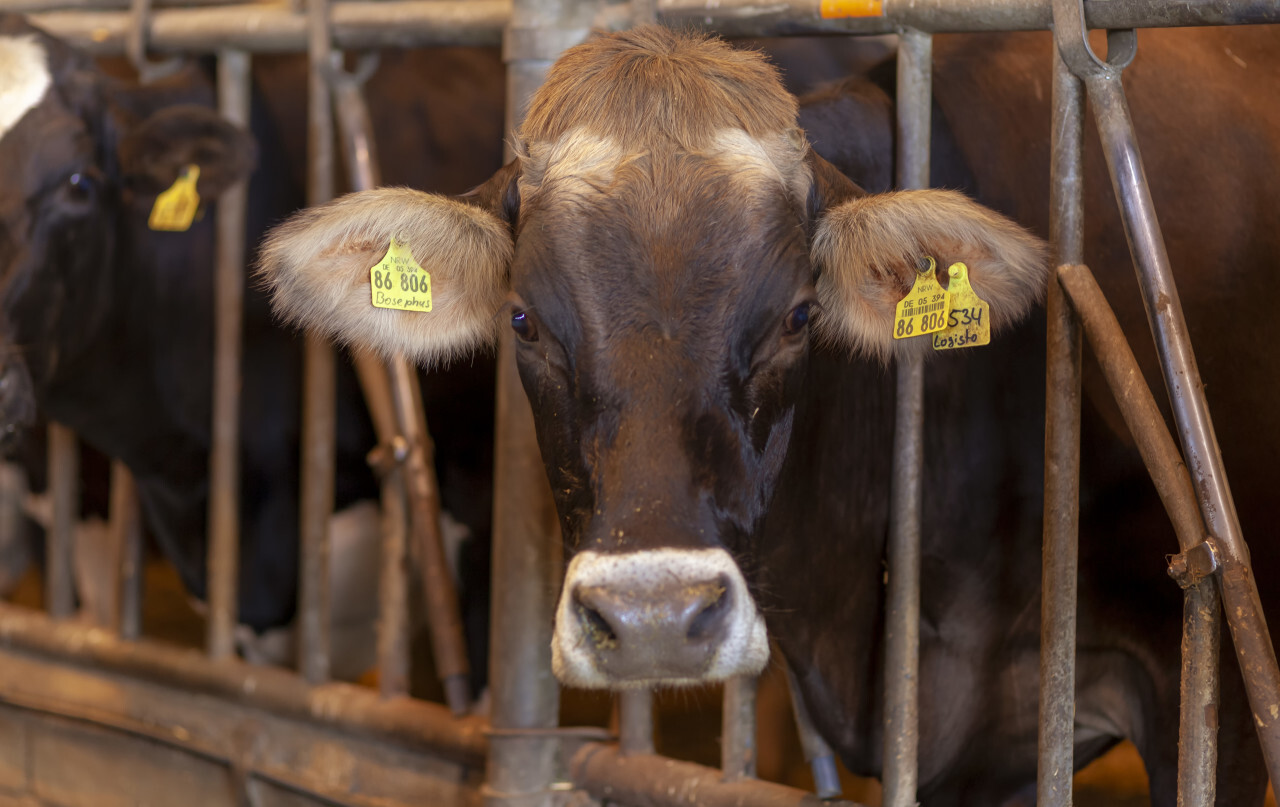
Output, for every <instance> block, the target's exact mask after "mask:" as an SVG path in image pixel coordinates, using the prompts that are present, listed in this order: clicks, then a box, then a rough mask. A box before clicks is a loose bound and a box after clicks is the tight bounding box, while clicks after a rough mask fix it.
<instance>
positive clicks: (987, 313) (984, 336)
mask: <svg viewBox="0 0 1280 807" xmlns="http://www.w3.org/2000/svg"><path fill="white" fill-rule="evenodd" d="M947 274H948V275H950V276H951V288H950V292H951V313H950V315H949V316H948V318H947V328H946V330H944V331H941V332H939V333H935V334H934V335H933V349H934V350H955V349H957V348H962V347H979V346H981V345H987V344H990V343H991V306H989V305H987V302H986V301H985V300H983V299H981V298H980V297H978V294H977V292H975V291H974V290H973V286H972V285H970V283H969V267H967V266H965V265H964V264H963V263H953V264H951V268H949V269H948V270H947Z"/></svg>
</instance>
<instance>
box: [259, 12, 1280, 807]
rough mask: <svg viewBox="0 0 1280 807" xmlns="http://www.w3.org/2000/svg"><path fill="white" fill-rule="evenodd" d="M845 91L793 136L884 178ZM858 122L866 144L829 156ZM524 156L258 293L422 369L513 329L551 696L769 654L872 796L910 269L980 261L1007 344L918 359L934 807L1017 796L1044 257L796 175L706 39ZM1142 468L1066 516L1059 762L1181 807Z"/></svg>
mask: <svg viewBox="0 0 1280 807" xmlns="http://www.w3.org/2000/svg"><path fill="white" fill-rule="evenodd" d="M1045 64H1048V62H1047V55H1046V61H1045ZM957 80H958V81H961V82H962V81H963V78H962V77H961V78H959V79H957ZM1043 86H1044V87H1047V86H1048V85H1047V84H1045V85H1043ZM856 89H857V90H858V92H860V93H862V94H861V95H860V96H859V98H860V99H861V100H855V101H854V102H853V104H852V106H851V107H849V108H847V109H844V110H843V111H842V108H841V104H842V103H843V100H842V99H841V98H833V97H832V96H830V95H828V96H826V98H827V103H828V106H827V108H826V110H825V111H824V112H821V114H817V113H814V114H809V113H806V116H805V118H804V119H805V120H806V125H811V126H812V127H813V128H814V129H815V133H814V138H813V139H814V142H815V144H817V145H820V146H821V147H822V148H823V150H824V151H826V152H828V153H831V154H833V156H836V157H839V159H840V162H841V166H842V167H844V168H846V170H852V171H866V172H867V177H868V179H867V180H866V181H867V182H868V184H870V185H875V184H877V183H878V182H882V181H883V178H884V177H887V176H889V175H890V174H889V172H888V171H887V169H886V166H888V165H889V164H890V161H891V159H892V153H891V148H890V146H891V137H890V135H891V131H892V130H891V128H888V127H886V126H884V125H882V124H884V122H885V120H886V119H885V118H884V116H885V115H888V114H890V110H891V104H890V103H889V101H888V99H887V96H884V95H883V94H881V95H879V96H877V95H876V93H875V92H874V91H866V90H868V88H867V87H865V86H859V87H857V88H856ZM871 89H872V90H873V89H874V88H871ZM838 95H839V93H837V96H838ZM864 102H865V103H864ZM958 109H959V110H960V111H961V112H963V113H964V114H968V115H971V116H973V117H974V118H975V119H976V118H977V117H978V113H977V111H976V109H975V108H973V107H968V108H966V107H964V106H960V107H958ZM850 111H851V117H848V118H847V119H846V123H847V122H849V121H852V122H854V123H855V124H857V125H859V126H863V127H865V130H866V131H865V132H864V133H863V134H864V135H865V136H862V137H861V138H860V139H858V140H857V143H858V144H860V145H856V146H854V147H852V148H851V149H846V148H845V146H847V145H848V144H849V142H850V139H849V138H846V137H842V135H841V134H840V131H839V130H840V127H839V126H836V127H831V128H830V129H829V130H827V131H823V132H817V131H816V130H818V129H820V128H821V124H822V121H824V120H825V121H828V122H830V121H840V120H841V116H842V115H844V114H845V113H846V112H850ZM1045 120H1047V116H1046V118H1045ZM1046 137H1047V135H1046ZM978 142H981V141H978ZM944 145H950V146H951V147H952V148H953V153H955V152H954V147H955V142H954V141H949V142H948V143H947V144H944ZM1006 145H1007V146H1008V147H1009V148H1011V149H1013V150H1016V149H1017V148H1018V146H1019V145H1020V144H1019V143H1018V142H1017V141H1016V140H1015V141H1014V142H1013V143H1012V145H1009V144H1006ZM518 146H519V154H520V156H519V157H518V158H517V159H516V160H514V161H513V162H511V163H510V164H509V165H507V166H506V167H505V168H503V169H502V170H501V171H499V172H498V173H497V174H496V175H495V176H494V177H493V178H492V179H491V180H490V181H489V183H487V184H486V185H485V186H483V187H481V188H480V189H478V190H477V191H476V192H474V193H472V194H470V195H468V196H466V197H461V198H444V197H438V196H430V195H426V194H420V193H414V192H410V191H403V190H384V191H377V192H372V193H366V194H358V195H353V196H349V197H346V198H343V199H339V200H337V201H335V202H333V203H331V204H328V205H324V206H321V207H317V208H314V209H312V210H308V211H305V212H303V213H301V214H300V215H299V216H297V217H295V218H294V219H293V220H291V221H290V222H289V223H287V224H286V225H284V226H282V227H281V228H279V229H277V230H276V231H275V232H274V233H273V235H272V236H271V237H270V239H269V240H268V241H267V243H266V245H265V247H264V251H263V257H262V260H261V269H262V275H263V277H264V278H265V279H266V281H267V283H268V284H269V285H270V287H271V288H272V290H273V293H274V295H275V303H276V305H277V308H278V310H279V312H280V313H281V314H282V316H284V317H285V318H286V319H288V320H290V321H291V322H295V323H298V324H301V325H302V326H304V327H306V328H308V329H311V330H314V331H317V332H320V333H324V334H327V335H329V336H331V337H333V338H335V339H337V340H339V341H342V342H350V343H354V344H358V345H361V346H365V347H371V348H375V349H379V350H383V351H404V352H406V353H408V354H410V355H413V356H416V357H418V358H419V359H421V360H423V361H432V360H438V359H439V358H440V357H442V356H448V355H452V354H453V353H455V352H458V351H465V350H469V349H471V348H474V347H476V346H479V345H484V344H488V343H490V342H491V341H492V340H493V339H494V337H495V334H496V331H497V328H498V324H499V323H500V322H502V323H507V322H509V323H510V326H511V328H512V329H513V330H514V332H515V337H516V340H517V357H518V363H519V369H520V374H521V378H522V381H523V384H524V388H525V390H526V392H527V393H528V395H529V398H530V401H531V403H532V405H533V411H534V416H535V422H536V427H537V432H538V440H539V445H540V447H541V450H542V456H543V458H544V460H545V463H546V468H547V472H548V475H549V477H550V480H551V484H552V489H553V491H554V493H555V496H556V502H557V507H558V511H559V515H560V519H561V526H562V528H563V534H564V537H565V544H566V546H565V549H566V555H567V557H569V558H570V561H569V564H568V569H567V571H566V575H565V582H564V587H563V589H562V591H561V595H560V603H559V607H558V611H557V614H556V624H555V634H554V639H553V648H552V649H553V660H554V666H555V672H556V674H557V676H558V677H559V678H560V680H561V681H562V682H564V683H565V684H568V685H570V686H578V687H596V688H599V687H608V688H625V687H634V686H649V685H666V684H684V683H694V682H699V681H707V680H717V679H723V678H727V677H729V676H734V675H741V674H751V673H755V672H758V671H759V670H760V669H761V668H762V667H763V665H764V664H765V663H766V660H767V657H768V645H767V643H766V626H767V629H768V633H769V634H772V636H773V637H775V638H776V640H777V642H778V644H779V646H780V647H781V649H782V651H783V653H784V654H785V656H786V658H787V661H788V662H789V663H790V665H791V666H792V668H793V669H795V670H796V672H797V673H798V677H799V683H800V688H801V690H802V692H803V695H804V698H805V700H806V702H807V704H808V706H809V707H810V712H811V713H812V714H814V716H815V718H816V721H817V724H818V727H819V729H820V731H821V732H822V733H823V734H824V735H825V736H826V738H827V739H828V740H829V741H831V742H832V744H833V745H834V746H835V747H836V748H837V750H838V751H839V753H840V754H841V756H842V757H843V758H844V760H845V762H846V763H847V764H848V765H849V766H850V767H851V768H852V769H853V770H854V771H855V772H859V773H864V774H876V773H877V772H878V771H879V769H880V764H881V761H880V753H881V744H882V740H881V733H882V730H883V729H882V723H881V708H880V703H879V701H880V698H879V695H880V692H881V690H882V687H883V677H882V672H881V668H882V665H883V661H882V640H883V620H884V615H883V612H884V604H883V588H882V586H883V582H882V581H883V575H884V568H883V565H882V558H883V551H884V540H885V535H886V533H887V530H888V519H889V512H888V511H889V501H890V478H891V468H892V456H891V454H892V434H893V424H894V374H893V372H892V368H891V366H890V365H891V364H892V363H893V361H894V360H896V359H899V358H901V357H903V356H907V355H911V354H920V353H924V352H929V351H930V340H929V339H928V338H918V337H917V338H908V339H901V340H895V339H894V338H893V329H894V320H895V305H896V304H897V303H898V301H899V300H901V299H902V298H903V297H904V295H906V294H907V292H908V291H909V290H910V289H911V288H912V284H913V282H914V278H916V277H917V268H918V267H919V266H920V265H921V262H922V260H923V259H924V258H925V257H926V256H928V257H932V258H934V259H936V261H937V264H938V266H939V267H948V266H950V265H951V264H952V263H954V262H963V263H965V264H966V265H967V266H968V269H969V276H970V278H971V280H972V285H973V288H974V289H975V290H976V291H977V293H978V295H979V296H980V297H981V298H982V299H984V300H986V301H987V302H988V303H989V304H990V316H991V321H992V322H993V324H994V325H995V326H996V330H997V336H996V338H995V339H994V340H993V341H992V343H991V344H990V346H988V347H982V348H975V349H969V350H964V351H958V355H956V354H953V355H946V356H941V357H937V358H935V359H933V360H931V361H929V362H928V363H927V365H926V401H927V403H926V411H925V424H926V427H925V449H924V450H925V456H926V458H927V460H926V463H927V465H926V469H925V479H924V491H925V496H924V503H923V514H922V516H923V526H924V547H923V555H924V560H923V570H922V574H923V578H924V589H923V613H922V624H921V669H920V679H921V684H922V705H921V712H922V715H924V718H923V720H922V736H921V745H920V760H921V790H920V795H921V797H922V800H923V801H924V803H925V804H928V805H952V804H954V805H960V804H964V805H970V804H993V805H995V804H1006V803H1012V800H1014V799H1019V798H1022V797H1025V795H1026V793H1027V786H1028V784H1029V783H1033V782H1034V778H1035V768H1036V752H1035V738H1036V724H1037V694H1036V681H1037V667H1038V644H1039V640H1038V629H1039V577H1040V552H1039V540H1040V531H1041V523H1042V509H1043V507H1042V490H1041V479H1042V473H1043V455H1042V449H1043V402H1044V380H1043V379H1044V375H1043V350H1044V348H1043V328H1042V326H1041V325H1039V324H1038V323H1036V322H1032V323H1029V324H1027V325H1025V326H1019V327H1015V325H1016V323H1017V322H1018V320H1020V319H1021V318H1022V317H1023V316H1024V315H1025V314H1026V313H1027V312H1028V311H1029V310H1030V308H1031V307H1032V306H1033V305H1034V304H1035V302H1036V301H1037V299H1038V298H1039V297H1040V295H1041V294H1042V293H1043V290H1044V286H1045V283H1046V276H1047V259H1046V255H1045V250H1044V247H1043V244H1042V243H1041V242H1040V241H1039V240H1038V239H1036V238H1034V237H1032V236H1030V235H1029V234H1028V233H1027V232H1025V231H1023V230H1022V229H1020V228H1019V227H1017V226H1015V225H1013V224H1011V223H1010V222H1009V221H1008V220H1007V219H1005V218H1003V217H1002V216H1000V215H997V214H996V213H993V212H992V211H990V210H989V209H986V208H983V207H980V206H979V205H977V204H976V203H974V202H972V201H970V200H969V199H968V198H967V197H965V196H963V195H961V194H960V193H956V192H954V191H921V192H897V193H879V194H868V193H866V192H865V191H864V190H862V188H860V187H858V186H857V185H855V184H853V183H852V182H850V181H849V180H848V179H846V178H845V177H844V176H843V175H842V174H841V173H840V172H839V171H837V170H836V169H835V168H833V167H832V165H831V164H830V163H828V162H827V161H826V160H824V159H823V158H821V157H819V156H818V155H817V154H815V153H814V151H813V150H812V149H811V148H810V143H809V141H808V140H807V139H806V133H805V132H804V131H802V130H801V129H800V128H799V126H798V125H797V106H796V102H795V100H794V99H793V98H792V97H791V96H789V95H787V94H786V93H785V92H784V91H783V90H782V88H781V86H780V84H779V82H778V80H777V77H776V75H775V73H774V71H773V70H772V68H770V67H769V65H768V64H767V63H765V61H764V60H763V59H761V58H760V57H759V56H757V55H755V54H751V53H744V52H739V51H734V50H732V49H730V48H729V47H728V46H726V45H725V44H723V43H721V42H719V41H715V40H708V39H705V38H703V37H701V36H697V35H687V34H678V33H673V32H669V31H666V30H663V29H657V28H645V29H638V30H635V31H632V32H628V33H624V34H618V35H615V36H608V37H599V38H596V39H593V40H592V41H590V42H588V43H587V44H585V45H582V46H579V47H577V48H573V49H570V50H569V51H567V52H566V53H565V54H564V55H563V56H562V57H561V59H560V60H559V61H558V62H557V63H556V65H555V66H554V67H553V68H552V70H551V72H550V74H549V76H548V78H547V81H546V84H545V85H544V86H543V88H542V89H541V90H540V91H539V92H538V94H537V95H536V96H535V98H534V99H533V101H532V104H531V106H530V110H529V114H528V118H527V120H526V122H525V123H524V125H523V127H522V128H521V130H520V132H519V138H518ZM877 149H880V150H881V151H877ZM868 150H870V151H868ZM961 173H962V174H963V172H961ZM876 177H880V178H881V179H880V180H877V179H876ZM392 240H396V241H399V242H402V243H404V244H407V245H408V248H409V249H410V250H411V253H412V256H413V258H414V259H415V260H416V261H417V262H418V263H419V264H420V265H421V267H422V268H423V269H425V270H426V271H428V272H429V273H430V277H431V290H432V291H431V293H432V296H433V307H432V309H431V311H430V313H423V312H410V311H397V310H392V309H386V308H375V307H374V306H373V305H372V295H373V294H375V293H377V292H376V291H375V290H374V289H372V288H371V283H370V281H371V279H373V280H375V281H379V288H380V289H383V290H384V291H385V286H384V285H382V283H383V282H385V279H383V278H376V277H373V276H372V275H371V272H372V271H377V270H378V269H377V266H378V264H379V263H380V259H382V258H383V256H384V254H386V253H387V252H388V248H389V244H390V243H391V242H392ZM926 265H927V264H926ZM942 282H945V280H943V281H942ZM1115 458H1119V459H1118V460H1116V459H1115ZM1128 459H1129V454H1128V453H1126V452H1125V450H1124V449H1116V450H1113V451H1111V452H1110V453H1106V452H1105V451H1104V450H1103V449H1098V450H1097V451H1091V452H1088V453H1087V464H1088V465H1095V464H1096V465H1108V464H1111V465H1114V462H1112V460H1115V461H1116V462H1119V461H1124V462H1128ZM1139 474H1140V472H1137V471H1135V470H1134V469H1133V468H1132V467H1129V466H1126V467H1125V468H1124V469H1123V472H1121V471H1120V470H1116V469H1115V468H1114V467H1111V468H1110V476H1109V477H1108V478H1107V480H1106V481H1107V484H1106V485H1103V486H1099V487H1098V488H1097V489H1096V490H1095V489H1092V488H1090V489H1087V490H1086V492H1085V493H1084V494H1082V498H1083V500H1084V504H1085V506H1086V512H1085V514H1084V516H1083V517H1082V524H1083V531H1084V547H1083V549H1082V560H1081V569H1082V584H1081V592H1082V603H1081V606H1080V612H1081V613H1080V629H1079V630H1080V643H1081V648H1080V651H1079V668H1078V671H1079V691H1080V701H1079V706H1078V714H1077V724H1078V731H1077V756H1076V759H1077V761H1078V762H1079V763H1080V764H1083V763H1084V762H1087V761H1088V760H1089V759H1091V758H1093V757H1095V756H1096V755H1098V754H1099V753H1101V752H1102V751H1103V750H1105V749H1106V748H1108V747H1109V746H1111V745H1112V744H1114V743H1115V742H1117V741H1118V740H1119V739H1120V738H1122V737H1128V738H1131V739H1133V740H1134V742H1135V743H1136V744H1137V745H1138V747H1139V749H1140V750H1141V751H1142V753H1143V756H1144V759H1145V761H1146V763H1147V765H1148V767H1149V770H1150V771H1151V779H1152V787H1153V794H1154V798H1155V803H1158V804H1161V805H1164V804H1172V803H1173V791H1172V782H1173V775H1174V765H1175V762H1174V760H1175V759H1176V720H1177V660H1176V653H1177V632H1178V626H1179V624H1180V611H1179V609H1178V606H1177V603H1178V600H1179V595H1178V592H1177V589H1176V586H1173V585H1172V584H1171V583H1169V582H1168V581H1167V579H1166V580H1164V581H1163V584H1162V585H1161V584H1159V583H1152V579H1153V577H1154V578H1161V577H1163V576H1164V571H1163V568H1162V563H1163V554H1164V553H1165V552H1168V551H1172V550H1171V547H1173V546H1174V545H1175V544H1174V543H1173V542H1172V538H1167V539H1166V540H1165V542H1164V543H1163V544H1161V545H1160V546H1159V547H1158V548H1157V549H1156V550H1154V552H1153V551H1151V550H1150V549H1149V548H1148V550H1147V551H1148V554H1147V555H1145V556H1143V555H1142V554H1141V553H1140V552H1139V551H1138V550H1137V548H1135V549H1134V550H1133V551H1131V552H1129V551H1125V550H1124V549H1123V548H1122V545H1121V543H1120V542H1119V540H1118V536H1128V535H1130V534H1132V535H1133V536H1138V537H1142V538H1143V539H1144V543H1143V546H1149V542H1147V541H1146V539H1145V536H1155V538H1157V539H1159V538H1161V537H1163V536H1167V535H1168V532H1169V531H1168V528H1167V525H1165V524H1164V523H1163V522H1162V520H1161V519H1162V515H1161V514H1160V512H1159V510H1158V508H1153V507H1151V506H1150V503H1151V501H1152V497H1151V496H1150V495H1149V492H1148V489H1147V488H1144V487H1143V484H1145V483H1144V482H1143V480H1142V479H1141V477H1140V475H1139ZM1221 718H1222V726H1223V739H1224V744H1225V746H1224V754H1223V757H1222V759H1223V765H1224V769H1225V770H1227V771H1228V772H1230V773H1231V776H1230V777H1227V776H1224V777H1223V786H1222V788H1221V789H1220V791H1219V792H1220V797H1219V803H1220V804H1241V803H1249V802H1250V801H1251V800H1252V801H1257V800H1258V799H1259V797H1260V794H1261V787H1262V786H1264V785H1265V776H1262V778H1259V774H1260V766H1259V765H1258V757H1257V750H1256V747H1255V748H1254V749H1253V751H1252V752H1250V751H1249V749H1248V748H1247V747H1246V745H1245V744H1244V743H1243V742H1242V741H1241V738H1242V737H1245V738H1246V739H1247V735H1246V732H1247V731H1248V728H1247V726H1248V720H1249V717H1248V711H1247V708H1246V707H1245V706H1244V705H1243V703H1242V701H1241V699H1240V697H1239V687H1238V686H1235V687H1234V688H1233V687H1232V686H1231V685H1230V683H1228V685H1227V686H1226V687H1225V688H1224V703H1223V712H1222V715H1221ZM1242 727H1243V728H1242ZM1237 752H1239V753H1237Z"/></svg>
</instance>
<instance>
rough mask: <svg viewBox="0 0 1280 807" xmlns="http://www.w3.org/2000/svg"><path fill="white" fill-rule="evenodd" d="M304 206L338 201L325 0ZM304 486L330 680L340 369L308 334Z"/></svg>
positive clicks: (304, 542) (312, 40) (306, 552)
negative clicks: (331, 545) (331, 526)
mask: <svg viewBox="0 0 1280 807" xmlns="http://www.w3.org/2000/svg"><path fill="white" fill-rule="evenodd" d="M307 8H308V17H307V20H308V55H309V64H310V71H309V78H308V116H309V124H308V127H307V133H308V139H307V159H308V162H309V166H310V171H309V176H308V181H307V203H308V204H310V205H317V204H321V203H322V202H326V201H328V200H329V199H331V198H332V197H333V191H334V181H333V163H334V148H333V115H332V108H331V105H330V97H329V70H330V69H331V65H332V64H333V58H332V51H331V48H330V44H329V4H328V0H308V6H307ZM302 372H303V374H302V385H303V391H302V395H303V400H302V484H301V502H300V516H299V544H300V552H301V556H302V562H301V564H300V566H301V569H300V571H301V574H300V578H301V579H300V581H299V583H300V584H299V590H298V626H299V653H298V657H299V669H300V670H301V672H302V674H303V676H304V677H305V678H306V679H307V680H308V681H310V682H311V683H313V684H316V683H320V682H322V681H325V680H328V678H329V668H330V658H329V653H330V642H329V633H330V630H329V628H330V625H329V621H330V603H329V540H330V536H329V520H330V517H331V516H332V515H333V480H334V472H335V461H336V460H335V454H336V445H335V443H336V439H337V413H336V397H335V396H336V389H337V364H336V359H335V357H334V352H333V348H332V347H330V346H329V344H328V343H327V342H325V341H324V340H323V339H321V338H320V337H317V336H314V335H311V336H308V337H307V340H306V347H305V349H304V354H303V371H302Z"/></svg>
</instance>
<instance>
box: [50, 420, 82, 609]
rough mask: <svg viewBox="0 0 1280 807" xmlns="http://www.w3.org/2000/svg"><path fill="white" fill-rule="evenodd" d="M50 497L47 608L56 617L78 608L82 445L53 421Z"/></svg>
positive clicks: (68, 430) (66, 429)
mask: <svg viewBox="0 0 1280 807" xmlns="http://www.w3.org/2000/svg"><path fill="white" fill-rule="evenodd" d="M48 451H49V498H50V500H51V501H52V502H53V519H52V520H51V521H50V523H49V533H48V535H47V536H46V538H45V570H44V572H45V593H44V599H45V608H46V609H48V611H49V615H50V616H52V617H53V618H54V619H66V618H67V617H69V616H71V615H72V614H74V613H75V610H76V589H75V579H74V576H73V575H72V571H71V553H72V551H73V547H74V546H75V529H76V521H77V519H78V518H79V515H80V445H79V442H78V441H77V440H76V433H75V432H73V431H72V430H71V429H70V428H68V427H67V426H63V425H62V424H61V423H54V422H52V421H50V423H49V448H48Z"/></svg>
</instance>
